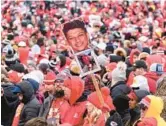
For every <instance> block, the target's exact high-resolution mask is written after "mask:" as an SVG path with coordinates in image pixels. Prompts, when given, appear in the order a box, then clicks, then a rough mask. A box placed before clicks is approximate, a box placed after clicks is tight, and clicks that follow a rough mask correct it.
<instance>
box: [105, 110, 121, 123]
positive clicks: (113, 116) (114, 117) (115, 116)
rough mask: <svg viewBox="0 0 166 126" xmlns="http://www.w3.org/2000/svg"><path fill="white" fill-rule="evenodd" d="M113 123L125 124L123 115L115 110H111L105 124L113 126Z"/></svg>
mask: <svg viewBox="0 0 166 126" xmlns="http://www.w3.org/2000/svg"><path fill="white" fill-rule="evenodd" d="M112 125H116V126H124V125H123V122H122V118H121V116H120V115H119V113H118V112H116V111H115V110H113V111H110V117H109V118H108V119H107V121H106V124H105V126H112Z"/></svg>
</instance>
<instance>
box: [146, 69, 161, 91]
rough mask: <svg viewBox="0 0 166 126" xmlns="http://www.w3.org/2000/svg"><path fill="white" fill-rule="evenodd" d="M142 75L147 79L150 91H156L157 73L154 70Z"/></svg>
mask: <svg viewBox="0 0 166 126" xmlns="http://www.w3.org/2000/svg"><path fill="white" fill-rule="evenodd" d="M144 76H145V77H146V78H147V80H148V85H149V90H150V92H151V93H155V92H156V81H157V80H158V76H157V74H156V73H154V72H147V73H146V74H145V75H144Z"/></svg>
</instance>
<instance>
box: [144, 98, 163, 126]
mask: <svg viewBox="0 0 166 126" xmlns="http://www.w3.org/2000/svg"><path fill="white" fill-rule="evenodd" d="M147 97H148V98H149V99H150V104H149V107H148V110H147V112H146V114H145V118H146V117H154V118H155V119H156V120H157V124H158V126H166V122H165V121H164V120H163V118H161V116H160V114H161V112H162V110H163V107H164V103H163V100H162V99H161V98H160V97H156V96H153V95H148V96H147Z"/></svg>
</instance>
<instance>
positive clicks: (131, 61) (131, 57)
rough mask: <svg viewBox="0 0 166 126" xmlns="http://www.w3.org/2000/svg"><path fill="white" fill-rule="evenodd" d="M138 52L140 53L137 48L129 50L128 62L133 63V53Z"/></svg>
mask: <svg viewBox="0 0 166 126" xmlns="http://www.w3.org/2000/svg"><path fill="white" fill-rule="evenodd" d="M139 53H140V51H139V50H138V49H133V50H132V51H131V53H130V58H129V61H130V64H133V63H134V61H133V56H134V55H135V54H139Z"/></svg>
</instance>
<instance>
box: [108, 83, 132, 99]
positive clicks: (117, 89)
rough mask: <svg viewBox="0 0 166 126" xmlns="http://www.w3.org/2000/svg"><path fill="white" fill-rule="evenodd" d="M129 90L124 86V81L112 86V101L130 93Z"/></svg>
mask: <svg viewBox="0 0 166 126" xmlns="http://www.w3.org/2000/svg"><path fill="white" fill-rule="evenodd" d="M130 91H131V89H130V88H129V87H128V86H127V85H126V83H125V82H124V81H119V82H117V83H116V84H115V85H114V86H112V87H111V89H110V92H111V96H112V98H113V99H115V98H116V97H117V96H119V95H123V94H125V95H126V94H128V93H130Z"/></svg>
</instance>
